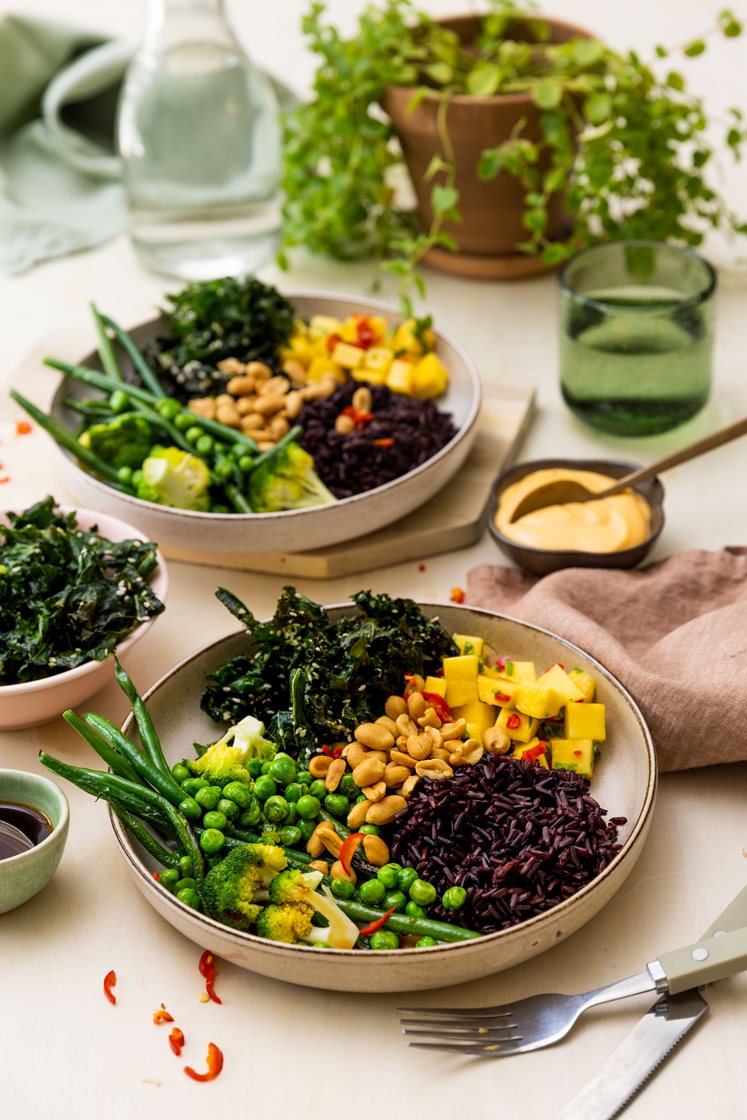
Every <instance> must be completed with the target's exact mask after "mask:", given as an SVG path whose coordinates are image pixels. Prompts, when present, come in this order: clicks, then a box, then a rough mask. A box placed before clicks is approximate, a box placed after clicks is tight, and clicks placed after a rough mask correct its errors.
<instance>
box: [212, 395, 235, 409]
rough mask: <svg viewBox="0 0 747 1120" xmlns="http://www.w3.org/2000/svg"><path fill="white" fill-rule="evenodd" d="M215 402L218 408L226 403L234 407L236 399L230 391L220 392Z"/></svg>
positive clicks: (229, 406) (228, 406)
mask: <svg viewBox="0 0 747 1120" xmlns="http://www.w3.org/2000/svg"><path fill="white" fill-rule="evenodd" d="M215 403H216V405H217V406H218V408H220V407H221V405H226V407H227V408H234V407H235V405H236V401H235V400H234V399H233V397H232V396H231V394H230V393H219V394H218V396H217V397H216V398H215Z"/></svg>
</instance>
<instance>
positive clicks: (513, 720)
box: [506, 712, 521, 731]
mask: <svg viewBox="0 0 747 1120" xmlns="http://www.w3.org/2000/svg"><path fill="white" fill-rule="evenodd" d="M506 727H508V728H510V730H511V731H515V730H516V728H517V727H521V716H517V715H516V713H515V712H514V714H513V715H510V716H509V717H508V719H507V720H506Z"/></svg>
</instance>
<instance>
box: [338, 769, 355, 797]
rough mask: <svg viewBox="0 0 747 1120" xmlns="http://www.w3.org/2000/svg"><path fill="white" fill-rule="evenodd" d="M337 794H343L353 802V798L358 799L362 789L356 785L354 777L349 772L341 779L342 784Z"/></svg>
mask: <svg viewBox="0 0 747 1120" xmlns="http://www.w3.org/2000/svg"><path fill="white" fill-rule="evenodd" d="M337 792H338V793H343V794H344V795H345V797H348V798H350V800H351V801H352V800H353V798H357V797H358V794H359V793H360V789H359V788H358V786H357V785H356V783H355V779H354V778H353V775H352V774H351V773H350V771H349V770H348V771H347V772H346V773H345V774H343V775H342V777H341V778H340V784H339V786H338V787H337Z"/></svg>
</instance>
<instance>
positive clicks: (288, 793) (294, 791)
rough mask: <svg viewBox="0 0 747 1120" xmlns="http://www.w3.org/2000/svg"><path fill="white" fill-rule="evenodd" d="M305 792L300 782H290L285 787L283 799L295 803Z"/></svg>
mask: <svg viewBox="0 0 747 1120" xmlns="http://www.w3.org/2000/svg"><path fill="white" fill-rule="evenodd" d="M305 792H306V790H305V788H304V786H302V785H301V783H300V782H291V784H290V785H289V786H286V787H285V800H286V801H290V803H291V805H295V804H296V802H297V801H299V800H300V798H302V797H303V795H304V793H305Z"/></svg>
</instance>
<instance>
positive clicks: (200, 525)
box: [51, 293, 481, 563]
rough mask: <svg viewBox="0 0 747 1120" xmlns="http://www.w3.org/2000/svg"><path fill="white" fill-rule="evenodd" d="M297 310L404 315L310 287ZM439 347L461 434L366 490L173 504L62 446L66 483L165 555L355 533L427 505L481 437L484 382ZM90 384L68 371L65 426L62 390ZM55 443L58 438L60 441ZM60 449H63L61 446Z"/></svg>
mask: <svg viewBox="0 0 747 1120" xmlns="http://www.w3.org/2000/svg"><path fill="white" fill-rule="evenodd" d="M288 298H289V299H290V300H291V301H292V302H293V304H294V306H295V308H296V310H297V313H298V315H299V316H301V317H303V318H308V317H310V316H311V315H335V316H338V317H340V318H345V317H346V316H348V315H354V314H360V313H364V314H371V315H383V316H385V317H386V318H387V319H388V320H389V321H390V322H394V321H397V320H399V319H400V318H401V316H400V315H398V314H397V312H396V311H395V310H394V309H392V308H391V307H388V306H387V305H386V304H381V303H377V302H375V301H374V300H369V299H357V298H356V299H353V298H350V297H349V296H338V295H329V294H324V295H322V294H318V295H317V294H313V293H305V294H301V295H293V294H289V295H288ZM160 329H162V324H161V320H160V319H152V320H151V321H150V322H147V323H143V324H142V325H141V326H139V327H135V328H134V329H133V330H132V331H131V334H132V337H133V338H134V340H135V341H136V342H137V343H138V345H140V346H142V345H143V344H144V343H146V342H147V341H148V340H149V339H150V338H153V337H154V336H155V335H156V334H157V333H158V331H159V330H160ZM436 351H437V353H438V355H439V357H440V358H441V360H442V361H443V362H444V364H445V365H446V368H447V369H448V371H449V387H448V389H447V392H446V393H445V394H444V396H443V397H439V399H438V402H437V403H438V406H439V408H442V409H443V410H444V411H446V412H450V413H451V414H452V416H453V418H454V422H455V424H456V427H457V433H456V435H455V436H454V437H453V439H451V440H450V441H449V443H447V444H446V446H445V447H442V448H441V450H440V451H439V452H438V453H437V454H436V455H433V456H432V457H431V458H430V459H428V460H427V461H426V462H425V463H421V465H420V466H419V467H416V468H415V469H414V470H411V471H409V472H408V473H407V474H405V475H402V477H401V478H397V479H395V480H394V481H393V482H388V483H386V484H385V485H383V486H377V487H376V488H375V489H373V490H368V491H367V492H366V493H364V494H356V495H354V496H353V497H351V498H344V499H342V500H340V501H338V502H334V503H333V504H331V505H328V506H316V507H314V508H312V509H300V510H285V511H283V512H281V513H261V514H256V513H254V514H239V513H231V514H220V513H197V512H194V511H192V510H180V509H171V508H169V507H168V506H160V505H156V504H155V503H154V502H146V501H142V500H141V499H139V498H134V497H131V496H130V495H129V494H123V493H120V492H119V491H117V490H113V489H112V488H111V487H110V486H107V484H106V483H105V482H101V481H100V480H99V479H97V478H94V477H93V476H92V475H90V474H88V473H87V472H86V471H85V470H83V469H82V467H80V466H79V464H78V463H77V461H76V460H75V459H74V458H73V457H72V456H71V455H69V454H68V453H67V452H65V451H60V456H61V460H62V464H63V467H64V470H65V475H66V479H67V482H68V486H69V487H70V489H71V490H72V491H73V493H74V494H75V496H76V498H78V499H79V500H80V501H81V502H85V504H87V505H89V506H91V507H92V508H94V509H106V510H109V511H110V512H111V513H113V514H115V515H116V516H117V517H121V518H122V519H123V520H124V521H133V522H134V523H135V524H136V525H139V526H140V528H141V530H142V532H144V533H147V534H148V536H149V537H150V538H151V540H154V541H158V543H159V545H160V546H161V548H162V549H163V550H164V552H165V553H166V555H167V556H172V557H174V558H176V559H184V560H191V559H196V560H200V559H211V558H213V557H214V558H215V560H216V562H218V563H219V562H220V558H221V557H224V558H226V559H229V558H231V557H241V556H245V555H249V554H252V553H275V552H306V551H308V550H309V549H314V548H323V547H326V546H328V545H334V544H338V543H339V542H341V541H347V540H352V539H354V538H355V537H359V536H362V535H363V534H364V533H370V532H371V531H372V530H374V529H380V528H382V527H383V526H384V525H389V524H390V523H391V522H393V521H397V520H398V519H399V518H401V517H405V516H406V515H407V514H408V513H411V512H412V510H414V509H416V508H417V507H418V506H420V505H423V504H424V503H425V502H427V501H428V499H429V498H431V497H432V496H433V495H434V494H436V493H437V492H438V491H439V490H441V489H442V488H443V487H444V486H445V485H446V483H447V482H449V480H450V479H451V478H452V476H453V475H454V474H455V473H456V472H457V471H458V470H459V468H460V467H461V465H462V463H463V462H464V461H465V459H466V458H467V455H468V453H469V451H470V449H471V447H472V444H473V442H474V440H475V437H476V436H477V416H478V413H479V410H480V400H481V388H480V378H479V375H478V373H477V369H476V368H475V365H474V363H473V361H472V359H471V358H470V357H469V355H468V354H467V352H466V351H465V350H464V349H463V348H462V347H461V346H460V345H459V343H458V342H456V341H455V339H453V338H451V337H450V336H449V335H447V334H444V332H443V331H438V330H437V331H436ZM81 364H82V365H90V366H92V367H95V368H100V364H99V360H98V357H97V355H96V354H88V355H86V356H85V357H84V358H82V359H81ZM92 392H93V391H92V390H91V389H90V388H89V387H88V386H86V385H83V384H81V383H80V382H78V381H73V380H72V379H70V378H63V380H62V381H61V382H60V385H59V387H58V389H57V392H56V393H55V396H54V399H53V402H52V409H51V411H52V414H53V415H54V416H55V417H56V418H57V419H58V420H61V421H62V423H63V424H64V425H65V426H66V427H71V426H73V427H74V426H75V425H76V423H77V422H78V421H77V419H76V416H75V413H73V412H72V411H71V410H70V409H68V408H67V407H66V405H65V403H64V398H65V397H73V398H85V397H90V396H91V395H92ZM55 446H57V445H55ZM58 450H59V449H58Z"/></svg>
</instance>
